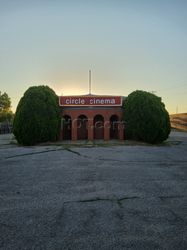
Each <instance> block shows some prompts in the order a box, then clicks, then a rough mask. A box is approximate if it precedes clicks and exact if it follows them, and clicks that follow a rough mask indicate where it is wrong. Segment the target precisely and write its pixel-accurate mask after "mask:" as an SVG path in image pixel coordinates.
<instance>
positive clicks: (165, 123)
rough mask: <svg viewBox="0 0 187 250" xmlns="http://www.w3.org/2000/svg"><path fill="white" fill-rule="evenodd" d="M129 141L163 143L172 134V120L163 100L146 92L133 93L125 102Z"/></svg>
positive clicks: (126, 131)
mask: <svg viewBox="0 0 187 250" xmlns="http://www.w3.org/2000/svg"><path fill="white" fill-rule="evenodd" d="M123 107H124V121H125V135H126V138H127V139H135V140H141V141H145V142H148V143H152V144H154V143H161V142H163V141H164V140H166V139H167V138H168V136H169V134H170V130H171V127H170V119H169V114H168V112H167V110H166V109H165V105H164V103H163V102H162V101H161V98H160V97H158V96H156V95H154V94H151V93H149V92H146V91H141V90H137V91H134V92H132V93H131V94H130V95H129V96H128V97H127V98H126V99H125V101H124V104H123Z"/></svg>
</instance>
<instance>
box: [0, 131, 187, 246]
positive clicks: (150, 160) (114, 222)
mask: <svg viewBox="0 0 187 250" xmlns="http://www.w3.org/2000/svg"><path fill="white" fill-rule="evenodd" d="M169 141H170V142H169V143H168V144H166V145H165V146H146V145H137V146H136V145H133V146H130V145H129V146H124V145H120V146H111V147H109V146H107V147H106V146H105V147H90V148H88V147H78V146H77V147H71V146H70V148H67V149H66V148H65V147H63V146H62V145H59V146H58V145H50V146H34V147H18V146H16V145H11V144H9V137H8V136H7V135H0V249H6V250H7V249H13V250H17V249H45V250H47V249H50V250H51V249H67V250H71V249H72V250H73V249H76V250H79V249H80V250H84V249H85V250H89V249H94V250H95V249H97V250H98V249H99V250H100V249H101V250H102V249H104V250H113V249H137V250H143V249H148V250H152V249H168V250H172V249H177V250H181V249H187V133H182V132H172V134H171V136H170V139H169Z"/></svg>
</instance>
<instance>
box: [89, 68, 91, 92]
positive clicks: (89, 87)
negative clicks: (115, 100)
mask: <svg viewBox="0 0 187 250" xmlns="http://www.w3.org/2000/svg"><path fill="white" fill-rule="evenodd" d="M89 95H91V70H89Z"/></svg>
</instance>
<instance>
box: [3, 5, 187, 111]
mask: <svg viewBox="0 0 187 250" xmlns="http://www.w3.org/2000/svg"><path fill="white" fill-rule="evenodd" d="M89 69H91V70H92V93H94V94H101V95H103V94H106V95H107V94H108V95H123V96H127V95H128V94H129V93H130V92H132V91H134V90H136V89H141V90H146V91H155V93H156V94H157V95H158V96H161V97H162V100H163V101H164V103H165V104H166V108H167V109H168V111H169V112H170V113H175V112H176V111H177V110H178V112H180V113H181V112H187V98H186V96H187V1H186V0H178V1H176V0H157V1H155V0H108V1H105V0H100V1H99V0H95V1H90V0H51V1H49V0H45V1H44V0H43V1H42V0H38V1H36V0H32V1H29V0H0V72H1V73H0V90H1V91H2V92H4V91H6V92H7V93H8V94H9V96H10V97H11V100H12V108H13V110H14V111H15V109H16V106H17V104H18V102H19V99H20V98H21V97H22V95H23V93H24V92H25V90H26V89H27V88H28V87H29V86H33V85H48V86H50V87H51V88H53V89H54V90H55V92H56V93H57V94H58V95H62V94H63V95H79V94H87V93H88V71H89Z"/></svg>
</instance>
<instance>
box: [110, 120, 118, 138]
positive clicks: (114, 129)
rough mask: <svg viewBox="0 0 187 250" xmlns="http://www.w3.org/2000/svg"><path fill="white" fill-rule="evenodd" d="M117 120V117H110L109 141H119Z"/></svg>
mask: <svg viewBox="0 0 187 250" xmlns="http://www.w3.org/2000/svg"><path fill="white" fill-rule="evenodd" d="M118 124H119V119H118V116H117V115H112V116H111V117H110V139H119V130H118Z"/></svg>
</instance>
